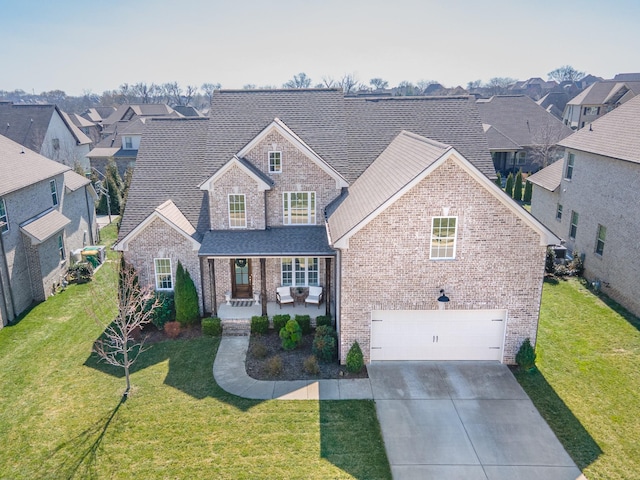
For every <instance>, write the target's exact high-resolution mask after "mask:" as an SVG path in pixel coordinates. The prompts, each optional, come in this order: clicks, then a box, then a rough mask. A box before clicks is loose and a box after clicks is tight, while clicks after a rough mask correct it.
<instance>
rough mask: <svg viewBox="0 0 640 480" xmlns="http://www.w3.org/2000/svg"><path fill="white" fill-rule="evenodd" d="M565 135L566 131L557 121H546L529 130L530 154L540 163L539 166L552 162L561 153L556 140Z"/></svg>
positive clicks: (542, 166)
mask: <svg viewBox="0 0 640 480" xmlns="http://www.w3.org/2000/svg"><path fill="white" fill-rule="evenodd" d="M566 136H567V132H566V131H564V129H563V128H562V125H559V124H558V123H557V122H547V123H546V124H544V125H541V126H540V127H538V128H536V129H534V130H532V131H531V140H532V143H533V145H532V146H531V147H530V150H531V155H532V156H533V159H534V160H535V161H536V162H537V163H539V164H540V168H544V167H546V166H548V165H549V164H550V163H553V162H554V161H555V160H556V159H557V157H558V156H559V155H560V154H561V153H562V151H563V149H562V147H558V142H559V141H560V140H562V139H563V138H564V137H566Z"/></svg>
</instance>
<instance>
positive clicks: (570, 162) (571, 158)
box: [564, 153, 576, 180]
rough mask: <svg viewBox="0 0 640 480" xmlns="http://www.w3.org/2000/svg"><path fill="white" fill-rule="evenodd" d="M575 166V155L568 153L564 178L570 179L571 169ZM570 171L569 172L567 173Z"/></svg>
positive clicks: (571, 176) (571, 175)
mask: <svg viewBox="0 0 640 480" xmlns="http://www.w3.org/2000/svg"><path fill="white" fill-rule="evenodd" d="M575 166H576V156H575V155H574V154H573V153H570V154H569V155H568V157H567V168H566V170H565V172H564V179H565V180H571V179H572V178H573V169H574V168H575ZM569 172H571V174H569Z"/></svg>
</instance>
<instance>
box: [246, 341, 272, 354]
mask: <svg viewBox="0 0 640 480" xmlns="http://www.w3.org/2000/svg"><path fill="white" fill-rule="evenodd" d="M250 353H251V355H253V356H254V357H255V358H265V357H266V356H267V355H268V354H269V349H268V348H267V346H266V345H265V344H264V343H262V342H255V343H253V344H252V345H251V350H250Z"/></svg>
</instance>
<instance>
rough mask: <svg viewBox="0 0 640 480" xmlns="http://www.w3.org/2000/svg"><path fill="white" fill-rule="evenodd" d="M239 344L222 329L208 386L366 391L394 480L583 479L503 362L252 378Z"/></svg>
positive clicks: (272, 395)
mask: <svg viewBox="0 0 640 480" xmlns="http://www.w3.org/2000/svg"><path fill="white" fill-rule="evenodd" d="M248 347H249V337H248V336H239V337H230V336H225V337H222V340H221V341H220V346H219V348H218V354H217V355H216V359H215V362H214V365H213V375H214V377H215V380H216V382H218V385H220V386H221V387H222V388H223V389H224V390H226V391H228V392H229V393H232V394H234V395H238V396H241V397H244V398H251V399H261V400H268V399H280V400H347V399H374V400H375V403H376V411H377V414H378V420H379V422H380V428H381V430H382V436H383V439H384V443H385V449H386V451H387V457H388V459H389V464H390V465H391V472H392V474H393V478H394V479H395V480H414V479H416V480H417V479H420V480H422V479H431V478H433V479H438V480H576V479H583V480H584V476H582V474H581V472H580V470H579V469H578V467H576V465H575V464H574V463H573V461H572V460H571V458H570V457H569V455H568V454H567V453H566V451H565V450H564V448H563V447H562V444H561V443H560V442H559V441H558V439H557V438H556V436H555V435H554V433H553V432H552V431H551V429H550V428H549V426H548V425H547V424H546V422H545V421H544V419H543V418H542V417H541V416H540V414H539V413H538V411H537V410H536V408H535V406H534V405H533V403H532V402H531V400H530V399H529V397H528V396H527V394H526V393H525V391H524V390H523V389H522V388H521V387H520V385H519V384H518V382H517V381H516V379H515V378H514V377H513V375H512V374H511V372H510V371H509V369H508V368H507V367H506V366H505V365H501V364H499V363H497V362H374V363H372V364H369V365H368V366H367V370H368V372H369V378H368V379H340V380H319V381H260V380H255V379H253V378H251V377H249V376H248V375H247V373H246V370H245V364H244V360H245V358H246V355H247V349H248Z"/></svg>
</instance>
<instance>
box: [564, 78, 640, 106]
mask: <svg viewBox="0 0 640 480" xmlns="http://www.w3.org/2000/svg"><path fill="white" fill-rule="evenodd" d="M623 86H626V87H627V88H628V89H629V90H631V91H632V92H633V93H634V94H635V95H638V94H640V82H632V81H631V82H629V81H627V82H622V81H614V80H603V81H600V82H596V83H593V84H591V85H589V86H588V87H587V88H585V89H584V90H583V91H582V92H580V93H579V94H578V95H576V96H575V97H574V98H572V99H571V100H569V101H568V102H567V105H602V104H603V103H605V100H607V99H609V98H610V97H611V96H612V93H614V92H616V91H618V90H620V88H621V87H623Z"/></svg>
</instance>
